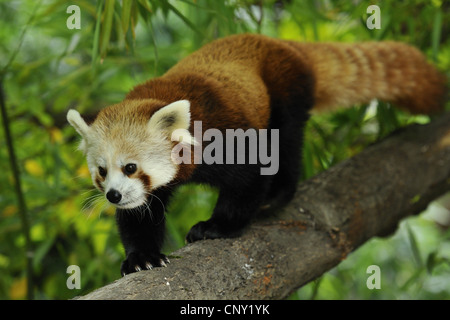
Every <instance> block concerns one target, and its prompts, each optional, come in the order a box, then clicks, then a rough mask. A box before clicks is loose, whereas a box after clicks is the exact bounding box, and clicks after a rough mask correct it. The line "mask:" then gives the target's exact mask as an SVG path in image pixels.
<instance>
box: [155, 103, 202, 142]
mask: <svg viewBox="0 0 450 320" xmlns="http://www.w3.org/2000/svg"><path fill="white" fill-rule="evenodd" d="M190 122H191V112H190V103H189V101H187V100H179V101H175V102H173V103H171V104H168V105H167V106H165V107H162V108H161V109H159V110H158V111H156V112H155V113H154V114H153V115H152V117H151V118H150V120H149V122H148V129H149V131H150V133H151V132H152V131H153V132H155V133H156V134H161V133H162V134H163V135H165V136H166V137H168V138H169V139H171V140H172V141H177V142H182V143H186V144H196V141H195V139H194V137H192V135H191V134H190V132H189V127H190Z"/></svg>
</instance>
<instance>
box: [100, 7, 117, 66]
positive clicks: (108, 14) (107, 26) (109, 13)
mask: <svg viewBox="0 0 450 320" xmlns="http://www.w3.org/2000/svg"><path fill="white" fill-rule="evenodd" d="M114 3H115V1H114V0H106V2H105V10H104V12H103V14H104V21H103V26H102V30H101V35H100V38H101V43H100V56H101V57H102V58H104V57H105V56H106V51H107V49H108V44H109V39H110V37H111V29H112V22H113V17H114Z"/></svg>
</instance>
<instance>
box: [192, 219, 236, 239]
mask: <svg viewBox="0 0 450 320" xmlns="http://www.w3.org/2000/svg"><path fill="white" fill-rule="evenodd" d="M240 234H241V229H236V228H229V226H225V227H224V225H223V224H222V225H221V224H219V223H216V222H214V221H211V220H208V221H201V222H199V223H197V224H196V225H194V226H193V227H192V228H191V230H190V231H189V232H188V234H187V236H186V242H189V243H191V242H194V241H198V240H205V239H217V238H234V237H237V236H239V235H240Z"/></svg>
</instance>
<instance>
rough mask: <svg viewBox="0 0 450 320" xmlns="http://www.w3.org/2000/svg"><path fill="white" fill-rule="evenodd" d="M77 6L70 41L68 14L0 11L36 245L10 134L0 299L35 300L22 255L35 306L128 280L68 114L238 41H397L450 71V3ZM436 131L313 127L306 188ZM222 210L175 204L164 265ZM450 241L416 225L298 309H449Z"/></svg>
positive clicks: (187, 196) (347, 115) (23, 4)
mask: <svg viewBox="0 0 450 320" xmlns="http://www.w3.org/2000/svg"><path fill="white" fill-rule="evenodd" d="M370 4H378V5H379V6H380V8H381V25H382V27H381V29H380V30H369V29H367V28H366V25H365V21H366V19H367V17H368V16H369V14H367V13H366V9H367V7H368V6H369V5H370ZM76 5H78V6H79V8H80V12H81V28H80V29H68V28H67V26H66V21H67V19H68V18H69V16H70V15H71V13H67V12H66V10H67V7H68V6H69V3H68V2H66V1H57V0H47V1H44V0H41V1H32V0H26V1H4V0H1V1H0V80H2V82H3V86H4V92H5V96H6V105H7V111H8V121H9V124H10V127H11V132H12V140H13V143H14V146H15V151H16V155H17V159H18V161H17V163H16V165H17V166H18V168H19V170H20V173H21V175H20V179H21V184H22V189H23V193H24V195H25V200H26V206H27V208H28V209H27V212H26V214H27V217H28V220H29V223H30V228H29V235H30V238H31V242H32V244H31V248H26V244H25V238H26V237H25V235H24V230H23V229H22V220H21V219H20V214H19V206H18V202H17V193H16V191H15V189H14V185H15V181H14V176H13V174H12V171H11V170H10V166H9V154H8V152H7V148H6V139H5V135H4V130H2V131H1V133H0V161H1V163H2V166H3V170H1V171H0V188H1V192H0V273H1V277H0V298H1V299H23V298H25V297H26V290H27V284H30V278H29V274H28V272H27V268H26V267H25V265H26V257H27V256H29V257H31V258H30V259H31V261H32V274H33V280H32V282H31V285H32V287H33V292H32V293H33V296H34V297H35V298H40V299H67V298H71V297H74V296H76V295H82V294H85V293H87V292H89V291H92V290H93V289H95V288H98V287H100V286H102V285H105V284H107V283H109V282H111V281H113V280H115V279H117V278H118V277H120V275H119V266H120V262H121V260H122V259H123V255H124V252H123V249H122V247H121V244H120V241H119V239H118V234H117V231H116V228H115V221H114V217H113V215H114V210H113V208H111V207H110V206H108V205H107V204H106V201H104V200H103V199H102V197H101V196H100V195H98V192H96V191H95V190H93V187H92V184H91V181H90V177H89V172H88V170H87V167H86V164H85V159H84V157H83V156H82V154H81V153H80V152H78V151H77V150H76V147H77V140H78V137H77V135H76V134H75V131H74V130H73V129H72V128H71V127H69V126H68V125H67V123H66V120H65V114H66V112H67V110H68V109H69V108H71V107H72V108H73V107H76V108H77V109H78V110H80V112H82V113H85V114H89V113H94V112H95V111H97V110H99V109H101V108H103V107H105V106H107V105H108V104H112V103H116V102H118V101H120V100H121V99H123V98H124V96H125V94H126V93H127V92H128V91H129V90H130V89H131V88H132V87H133V86H134V85H136V84H138V83H140V82H143V81H144V80H147V79H149V78H152V77H155V76H158V75H161V74H162V73H164V72H165V71H166V70H167V69H168V68H170V67H171V66H172V65H174V64H175V63H176V62H177V61H178V60H179V59H180V58H182V57H184V56H186V55H187V54H189V53H190V52H192V51H194V50H196V49H197V48H199V47H200V46H201V45H203V44H205V43H207V42H209V41H211V40H213V39H215V38H218V37H222V36H226V35H229V34H234V33H241V32H259V33H263V34H266V35H270V36H274V37H279V38H285V39H294V40H299V41H363V40H384V39H395V40H400V41H405V42H408V43H411V44H414V45H416V46H418V47H419V48H421V49H422V50H423V51H424V52H425V53H426V54H427V55H428V57H429V58H430V60H433V61H434V62H435V63H436V64H437V66H438V67H439V68H440V69H441V70H442V71H443V72H445V73H446V74H447V75H449V70H450V41H449V39H448V37H447V35H448V34H449V24H448V21H450V12H449V11H450V10H449V9H450V4H449V2H448V1H443V0H433V1H428V0H427V1H425V0H410V1H394V0H384V1H368V0H358V1H344V0H338V1H332V2H331V1H325V0H323V1H320V0H316V1H313V0H307V1H296V0H291V1H288V0H285V1H281V0H278V1H275V0H269V1H251V0H228V1H216V0H214V1H213V0H196V1H195V0H179V1H163V0H137V1H131V0H122V1H114V0H106V1H98V2H96V1H88V0H78V1H76ZM445 22H446V23H445ZM428 120H429V119H428V117H426V116H410V115H408V114H406V113H403V112H400V111H398V110H396V109H393V108H391V106H390V105H388V104H385V103H380V104H379V105H378V106H377V107H373V106H367V105H363V106H356V107H355V108H353V109H349V110H346V111H339V112H336V113H333V114H326V115H318V116H314V117H313V119H312V120H311V121H310V122H309V124H308V128H307V133H306V143H305V148H304V178H308V177H311V176H313V175H314V174H316V173H317V172H319V171H321V170H325V169H327V168H328V167H330V166H332V165H334V164H335V163H337V162H339V161H342V160H343V159H345V158H348V157H350V156H352V155H354V154H356V153H358V152H360V151H361V150H362V149H363V148H364V147H366V146H367V145H368V144H370V143H371V142H373V141H375V140H376V139H379V138H381V137H383V136H385V135H387V134H388V133H390V132H392V131H393V130H394V129H396V128H398V127H401V126H404V125H407V124H409V123H412V122H420V123H424V122H427V121H428ZM216 197H217V194H216V192H215V191H214V190H211V189H209V188H207V187H202V186H193V185H189V186H184V187H182V188H181V189H180V190H179V192H177V194H176V196H175V201H173V203H172V205H171V206H170V208H169V210H168V229H169V233H168V237H167V244H166V248H165V252H166V253H169V252H171V251H173V250H175V249H176V248H179V247H181V246H183V244H184V235H185V234H186V233H187V231H188V230H189V228H190V227H191V226H192V225H193V224H195V223H196V222H197V221H199V220H204V219H206V218H208V216H209V214H210V212H211V210H212V208H213V206H214V203H215V201H216ZM447 202H448V201H447ZM436 206H437V207H439V208H441V209H442V208H444V207H445V205H444V204H441V205H439V204H438V205H436ZM446 206H447V208H448V203H447V205H446ZM449 239H450V232H449V230H448V227H447V229H440V228H439V227H437V224H436V223H435V222H434V221H433V220H432V219H431V218H427V217H426V216H420V217H418V218H413V219H408V221H407V222H405V223H403V225H402V227H401V228H400V229H399V231H398V232H397V233H396V234H395V235H394V236H393V237H391V238H388V239H374V240H372V241H369V242H368V243H367V244H366V245H364V246H363V247H362V248H360V249H359V250H357V251H356V252H355V253H353V254H351V255H350V256H349V257H348V258H347V259H346V260H345V261H343V263H341V264H340V265H339V266H338V267H337V268H335V269H333V270H332V271H330V272H328V273H327V274H325V275H324V276H323V277H321V278H320V279H318V280H316V281H314V282H312V283H310V284H308V285H307V286H305V287H303V288H302V289H300V290H299V291H297V292H295V293H293V295H292V296H291V298H293V299H295V298H301V299H305V298H306V299H310V298H320V299H353V298H355V299H364V298H371V299H398V298H407V299H415V298H447V299H448V298H450V282H449V278H450V265H449V261H450V241H449ZM30 253H32V255H30ZM72 264H75V265H78V266H80V268H81V289H79V290H69V289H68V288H67V287H66V280H67V277H68V276H69V275H68V274H66V268H67V267H68V266H69V265H72ZM371 264H376V265H379V266H380V268H381V271H382V287H381V289H380V290H369V289H367V287H366V285H365V281H366V279H367V277H368V274H366V269H367V267H368V266H369V265H371Z"/></svg>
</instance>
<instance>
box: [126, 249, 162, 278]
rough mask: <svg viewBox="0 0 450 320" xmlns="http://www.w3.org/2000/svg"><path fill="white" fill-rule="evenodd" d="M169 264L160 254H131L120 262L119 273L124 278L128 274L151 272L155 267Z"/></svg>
mask: <svg viewBox="0 0 450 320" xmlns="http://www.w3.org/2000/svg"><path fill="white" fill-rule="evenodd" d="M168 263H170V261H169V259H168V258H167V257H166V256H165V255H163V254H162V253H156V254H155V253H150V254H145V253H142V252H131V253H129V254H128V256H127V258H126V259H125V260H124V261H123V262H122V266H121V267H120V273H121V274H122V276H125V275H127V274H129V273H133V272H139V271H142V270H151V269H153V268H156V267H166V266H167V264H168Z"/></svg>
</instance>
